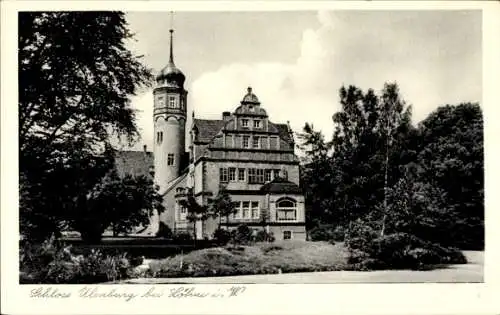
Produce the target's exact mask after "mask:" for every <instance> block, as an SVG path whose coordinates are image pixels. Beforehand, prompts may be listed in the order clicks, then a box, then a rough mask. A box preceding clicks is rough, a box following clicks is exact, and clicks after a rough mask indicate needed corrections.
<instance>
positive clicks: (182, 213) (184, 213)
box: [178, 204, 187, 220]
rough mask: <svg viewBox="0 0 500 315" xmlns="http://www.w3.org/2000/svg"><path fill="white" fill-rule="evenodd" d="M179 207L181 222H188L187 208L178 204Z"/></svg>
mask: <svg viewBox="0 0 500 315" xmlns="http://www.w3.org/2000/svg"><path fill="white" fill-rule="evenodd" d="M178 206H179V219H180V220H186V218H187V208H186V207H184V206H182V205H180V204H178Z"/></svg>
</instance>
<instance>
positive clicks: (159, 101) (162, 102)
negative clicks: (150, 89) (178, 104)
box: [158, 96, 165, 107]
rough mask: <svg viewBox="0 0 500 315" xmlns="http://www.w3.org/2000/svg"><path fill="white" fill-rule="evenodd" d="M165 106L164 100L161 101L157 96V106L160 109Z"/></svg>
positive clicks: (161, 98)
mask: <svg viewBox="0 0 500 315" xmlns="http://www.w3.org/2000/svg"><path fill="white" fill-rule="evenodd" d="M164 105H165V100H164V99H163V96H158V106H159V107H162V106H164Z"/></svg>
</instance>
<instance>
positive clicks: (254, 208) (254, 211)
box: [251, 201, 260, 219]
mask: <svg viewBox="0 0 500 315" xmlns="http://www.w3.org/2000/svg"><path fill="white" fill-rule="evenodd" d="M251 206H252V218H253V219H258V218H259V215H260V213H259V202H258V201H252V203H251Z"/></svg>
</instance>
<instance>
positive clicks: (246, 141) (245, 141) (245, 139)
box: [243, 136, 250, 148]
mask: <svg viewBox="0 0 500 315" xmlns="http://www.w3.org/2000/svg"><path fill="white" fill-rule="evenodd" d="M249 144H250V137H249V136H243V147H244V148H248V147H249Z"/></svg>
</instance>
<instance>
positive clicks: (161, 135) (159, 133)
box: [156, 131, 163, 144]
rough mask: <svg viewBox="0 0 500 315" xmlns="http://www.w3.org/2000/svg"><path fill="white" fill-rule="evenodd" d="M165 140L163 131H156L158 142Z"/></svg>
mask: <svg viewBox="0 0 500 315" xmlns="http://www.w3.org/2000/svg"><path fill="white" fill-rule="evenodd" d="M162 142H163V131H159V132H157V133H156V143H158V144H160V143H162Z"/></svg>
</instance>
